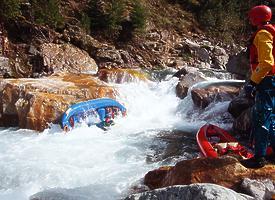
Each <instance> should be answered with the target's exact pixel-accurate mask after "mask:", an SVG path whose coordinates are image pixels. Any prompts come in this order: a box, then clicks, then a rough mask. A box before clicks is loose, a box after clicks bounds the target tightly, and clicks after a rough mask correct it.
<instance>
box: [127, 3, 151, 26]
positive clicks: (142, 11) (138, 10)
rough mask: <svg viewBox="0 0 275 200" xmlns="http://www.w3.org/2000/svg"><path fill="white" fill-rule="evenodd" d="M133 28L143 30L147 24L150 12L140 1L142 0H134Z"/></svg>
mask: <svg viewBox="0 0 275 200" xmlns="http://www.w3.org/2000/svg"><path fill="white" fill-rule="evenodd" d="M130 18H131V22H132V24H133V28H134V29H137V30H143V29H144V27H145V25H146V20H147V18H148V13H147V10H146V8H145V7H144V6H143V5H142V3H140V1H134V3H133V10H132V12H131V14H130Z"/></svg>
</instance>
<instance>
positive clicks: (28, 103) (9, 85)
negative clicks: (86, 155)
mask: <svg viewBox="0 0 275 200" xmlns="http://www.w3.org/2000/svg"><path fill="white" fill-rule="evenodd" d="M0 83H1V85H0V99H1V100H0V126H19V127H20V128H27V129H33V130H38V131H43V130H44V129H45V128H47V127H48V125H49V123H59V121H60V117H61V115H62V113H63V112H64V111H65V110H67V108H68V107H69V106H70V105H71V104H74V103H77V102H81V101H85V100H89V99H95V98H100V97H110V98H114V97H115V93H116V91H115V90H114V89H113V88H111V87H109V86H107V85H106V84H105V83H104V82H102V81H100V80H98V79H97V78H95V77H94V76H92V75H88V74H80V75H79V74H58V75H55V76H50V77H48V78H40V79H32V78H29V79H2V80H1V82H0Z"/></svg>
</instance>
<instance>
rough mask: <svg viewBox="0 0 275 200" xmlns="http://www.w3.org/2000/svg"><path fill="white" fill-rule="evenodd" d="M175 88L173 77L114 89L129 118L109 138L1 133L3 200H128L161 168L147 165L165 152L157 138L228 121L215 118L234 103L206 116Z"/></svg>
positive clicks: (79, 131)
mask: <svg viewBox="0 0 275 200" xmlns="http://www.w3.org/2000/svg"><path fill="white" fill-rule="evenodd" d="M177 82H178V79H177V78H170V79H169V80H166V81H161V82H136V83H128V84H123V85H114V87H116V88H117V90H118V91H119V94H120V96H118V98H117V100H118V101H119V102H120V103H122V104H123V105H124V106H125V107H126V108H127V111H128V112H127V116H126V117H125V118H119V119H116V124H115V125H114V126H113V127H112V128H111V129H110V130H109V131H107V132H104V131H103V130H101V129H99V128H97V127H87V126H85V125H83V126H81V127H79V128H76V129H74V130H72V131H71V132H69V133H68V134H64V132H63V131H62V130H61V129H60V127H59V126H58V125H52V126H51V128H50V129H47V130H45V131H44V132H43V133H40V134H38V133H37V132H35V131H30V130H22V129H15V128H8V129H4V128H2V129H0V199H1V200H25V199H29V198H30V197H35V196H38V197H40V199H45V200H46V199H50V198H53V197H58V198H59V199H64V200H65V199H78V200H88V199H91V200H92V199H93V200H97V199H98V200H102V199H104V200H109V199H110V200H113V199H119V198H121V197H123V196H124V195H127V193H128V192H129V189H130V188H131V186H132V185H138V184H139V182H140V181H141V180H142V178H143V177H144V175H145V174H146V173H147V172H148V171H150V170H152V169H155V168H157V167H159V166H160V165H161V162H147V157H148V155H152V153H153V152H152V151H153V150H152V148H151V146H152V144H154V145H165V144H163V143H160V144H156V141H155V140H154V139H155V137H156V136H157V134H158V133H159V131H162V130H187V129H190V130H193V131H194V130H196V129H197V128H198V127H200V126H201V125H203V124H204V123H205V122H206V121H208V122H209V119H210V121H212V122H214V123H220V122H219V120H223V117H222V118H221V119H219V118H213V117H212V118H211V116H217V114H218V113H223V112H224V111H225V109H227V107H228V104H229V102H222V103H218V104H213V105H212V106H210V107H209V108H207V109H208V110H206V113H204V114H202V113H201V112H200V111H199V110H197V109H195V108H194V105H193V103H192V100H191V97H190V96H189V97H187V98H185V99H184V100H181V99H179V98H177V97H176V95H175V87H176V84H177ZM209 116H210V118H209ZM226 117H228V116H225V117H224V118H226ZM228 124H230V120H228ZM224 125H225V126H226V125H227V124H226V123H225V124H224ZM38 192H41V193H38ZM36 193H38V194H36ZM32 195H33V196H32Z"/></svg>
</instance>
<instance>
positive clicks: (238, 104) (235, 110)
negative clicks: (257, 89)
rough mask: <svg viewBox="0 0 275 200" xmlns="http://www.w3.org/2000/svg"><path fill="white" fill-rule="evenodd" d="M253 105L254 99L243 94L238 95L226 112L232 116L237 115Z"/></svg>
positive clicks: (235, 116)
mask: <svg viewBox="0 0 275 200" xmlns="http://www.w3.org/2000/svg"><path fill="white" fill-rule="evenodd" d="M253 105H254V99H251V98H247V97H245V96H238V97H236V98H234V99H233V100H232V101H231V102H230V104H229V106H228V112H229V113H230V114H231V115H232V116H233V117H234V118H237V117H239V116H240V115H241V114H242V112H244V111H245V110H247V109H248V108H250V107H251V106H253Z"/></svg>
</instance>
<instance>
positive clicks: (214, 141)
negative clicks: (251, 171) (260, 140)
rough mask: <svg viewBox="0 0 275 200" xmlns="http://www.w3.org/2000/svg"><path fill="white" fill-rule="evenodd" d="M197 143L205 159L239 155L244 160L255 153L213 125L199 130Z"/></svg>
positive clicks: (207, 125)
mask: <svg viewBox="0 0 275 200" xmlns="http://www.w3.org/2000/svg"><path fill="white" fill-rule="evenodd" d="M197 143H198V145H199V148H200V151H201V153H202V155H203V156H204V157H210V158H217V157H219V156H221V155H225V154H235V155H239V156H241V157H242V158H243V159H248V158H251V157H253V153H252V152H251V151H250V150H248V149H247V148H245V147H244V146H243V145H241V144H239V143H238V141H237V140H236V138H234V137H233V136H231V135H230V134H229V133H228V132H226V131H225V130H223V129H222V128H219V127H217V126H215V125H212V124H206V125H204V126H202V127H201V128H200V129H199V131H198V133H197Z"/></svg>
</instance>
